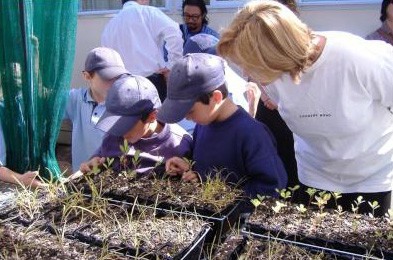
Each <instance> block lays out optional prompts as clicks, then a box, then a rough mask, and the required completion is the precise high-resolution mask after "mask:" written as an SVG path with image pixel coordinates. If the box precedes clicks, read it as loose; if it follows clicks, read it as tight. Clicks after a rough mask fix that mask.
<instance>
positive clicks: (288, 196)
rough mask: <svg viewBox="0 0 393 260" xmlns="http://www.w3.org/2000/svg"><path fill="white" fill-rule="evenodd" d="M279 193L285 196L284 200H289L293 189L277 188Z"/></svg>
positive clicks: (282, 196)
mask: <svg viewBox="0 0 393 260" xmlns="http://www.w3.org/2000/svg"><path fill="white" fill-rule="evenodd" d="M276 191H277V193H278V194H279V195H280V197H281V198H283V199H284V200H287V199H289V198H290V197H291V195H292V193H291V191H289V190H287V189H282V190H279V189H276Z"/></svg>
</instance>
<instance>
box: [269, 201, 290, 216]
mask: <svg viewBox="0 0 393 260" xmlns="http://www.w3.org/2000/svg"><path fill="white" fill-rule="evenodd" d="M286 206H287V205H286V204H285V203H282V202H280V201H278V200H277V201H276V206H273V207H272V209H273V211H274V212H275V213H276V214H278V213H280V211H281V209H282V208H285V207H286Z"/></svg>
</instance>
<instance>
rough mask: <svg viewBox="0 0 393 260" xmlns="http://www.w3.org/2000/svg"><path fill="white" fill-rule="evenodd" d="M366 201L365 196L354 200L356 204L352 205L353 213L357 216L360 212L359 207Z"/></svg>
mask: <svg viewBox="0 0 393 260" xmlns="http://www.w3.org/2000/svg"><path fill="white" fill-rule="evenodd" d="M364 202H365V200H363V196H359V197H357V198H356V200H354V204H351V206H352V212H353V213H355V214H357V213H358V211H359V207H360V205H361V204H362V203H364Z"/></svg>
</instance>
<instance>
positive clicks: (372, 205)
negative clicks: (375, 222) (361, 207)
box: [367, 200, 381, 217]
mask: <svg viewBox="0 0 393 260" xmlns="http://www.w3.org/2000/svg"><path fill="white" fill-rule="evenodd" d="M367 203H368V205H370V207H371V209H372V213H371V217H374V216H375V210H376V209H378V208H380V207H381V206H380V205H379V203H378V201H376V200H374V201H373V202H370V201H368V202H367Z"/></svg>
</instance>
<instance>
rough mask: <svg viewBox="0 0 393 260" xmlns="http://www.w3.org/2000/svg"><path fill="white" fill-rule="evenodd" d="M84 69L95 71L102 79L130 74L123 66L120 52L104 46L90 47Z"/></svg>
mask: <svg viewBox="0 0 393 260" xmlns="http://www.w3.org/2000/svg"><path fill="white" fill-rule="evenodd" d="M85 71H88V72H92V71H94V72H96V73H98V75H100V77H101V78H102V79H104V80H111V79H114V78H117V77H119V76H121V75H123V74H130V72H128V70H126V68H125V67H124V63H123V60H122V59H121V57H120V54H119V53H118V52H117V51H115V50H113V49H111V48H106V47H98V48H94V49H92V50H91V51H90V52H89V54H88V55H87V57H86V61H85Z"/></svg>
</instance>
